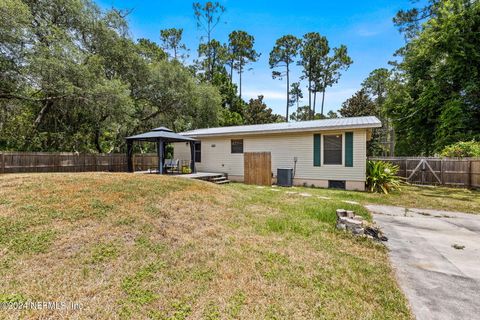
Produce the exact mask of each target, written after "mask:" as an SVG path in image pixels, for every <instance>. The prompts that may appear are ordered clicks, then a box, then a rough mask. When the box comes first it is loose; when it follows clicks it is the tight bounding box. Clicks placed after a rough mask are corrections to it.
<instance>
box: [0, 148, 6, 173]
mask: <svg viewBox="0 0 480 320" xmlns="http://www.w3.org/2000/svg"><path fill="white" fill-rule="evenodd" d="M0 159H1V161H2V173H5V155H4V154H3V152H1V153H0Z"/></svg>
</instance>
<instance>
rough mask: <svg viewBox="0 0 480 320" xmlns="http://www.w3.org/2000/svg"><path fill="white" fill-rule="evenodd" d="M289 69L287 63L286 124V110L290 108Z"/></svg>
mask: <svg viewBox="0 0 480 320" xmlns="http://www.w3.org/2000/svg"><path fill="white" fill-rule="evenodd" d="M289 73H290V69H289V65H288V63H287V117H286V121H287V122H288V108H289V107H290V101H289V100H290V77H289Z"/></svg>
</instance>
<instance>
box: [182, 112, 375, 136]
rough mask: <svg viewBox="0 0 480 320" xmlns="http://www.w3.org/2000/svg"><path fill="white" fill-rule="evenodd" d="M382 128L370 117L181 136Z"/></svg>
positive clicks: (215, 129) (204, 132)
mask: <svg viewBox="0 0 480 320" xmlns="http://www.w3.org/2000/svg"><path fill="white" fill-rule="evenodd" d="M381 126H382V123H381V122H380V120H378V118H377V117H374V116H369V117H351V118H334V119H322V120H311V121H299V122H280V123H268V124H254V125H247V126H232V127H219V128H206V129H197V130H191V131H185V132H181V133H180V134H181V135H183V136H188V137H204V136H225V135H246V134H264V133H282V132H306V131H325V130H337V129H358V128H379V127H381Z"/></svg>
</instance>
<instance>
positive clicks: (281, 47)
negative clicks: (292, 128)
mask: <svg viewBox="0 0 480 320" xmlns="http://www.w3.org/2000/svg"><path fill="white" fill-rule="evenodd" d="M301 45H302V41H301V40H300V39H298V38H297V37H295V36H292V35H286V36H283V37H281V38H279V39H277V41H276V42H275V46H274V47H273V49H272V51H271V52H270V59H269V64H270V69H275V68H285V70H282V71H272V77H273V78H274V79H275V78H279V79H280V80H282V78H283V77H286V80H287V107H286V119H287V121H288V108H289V106H290V65H291V64H292V63H293V62H294V59H295V57H296V56H297V54H298V51H299V50H300V47H301Z"/></svg>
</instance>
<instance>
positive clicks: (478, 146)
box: [440, 140, 480, 158]
mask: <svg viewBox="0 0 480 320" xmlns="http://www.w3.org/2000/svg"><path fill="white" fill-rule="evenodd" d="M440 154H441V155H442V156H444V157H458V158H461V157H480V141H475V140H472V141H460V142H457V143H454V144H451V145H449V146H446V147H445V148H443V150H442V152H441V153H440Z"/></svg>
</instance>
